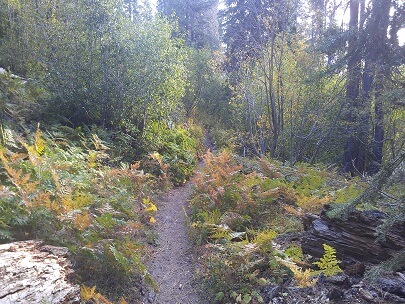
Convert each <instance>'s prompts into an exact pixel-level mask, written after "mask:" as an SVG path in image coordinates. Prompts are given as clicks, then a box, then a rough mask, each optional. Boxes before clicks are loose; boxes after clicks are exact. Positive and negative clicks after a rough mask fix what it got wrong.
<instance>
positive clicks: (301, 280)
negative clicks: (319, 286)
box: [276, 257, 318, 288]
mask: <svg viewBox="0 0 405 304" xmlns="http://www.w3.org/2000/svg"><path fill="white" fill-rule="evenodd" d="M276 259H277V261H279V262H280V263H281V264H283V265H284V266H287V267H288V268H289V269H290V270H291V271H292V273H293V274H294V280H295V282H296V283H297V286H298V287H301V288H305V287H311V286H314V285H315V284H316V282H317V280H318V279H316V278H312V277H313V275H314V274H313V273H312V272H311V269H309V268H308V269H305V270H304V271H303V270H302V269H301V267H298V266H297V265H296V264H295V263H294V262H292V261H287V260H283V259H281V258H279V257H276Z"/></svg>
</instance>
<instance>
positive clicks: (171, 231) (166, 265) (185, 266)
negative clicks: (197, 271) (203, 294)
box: [146, 182, 206, 304]
mask: <svg viewBox="0 0 405 304" xmlns="http://www.w3.org/2000/svg"><path fill="white" fill-rule="evenodd" d="M191 186H192V183H191V182H188V183H187V184H185V185H184V186H181V187H178V188H174V189H171V190H170V191H169V192H168V193H166V194H165V195H164V196H163V197H162V198H161V201H160V203H159V204H157V205H158V212H157V215H156V221H157V222H156V233H157V234H158V246H157V247H156V251H155V253H154V255H153V256H152V257H151V262H150V264H149V265H148V266H149V267H148V268H149V271H150V273H151V276H152V278H153V279H154V280H155V282H156V283H157V285H158V288H159V290H158V292H157V293H156V294H154V293H150V294H149V295H148V299H147V302H146V303H154V304H205V303H206V302H204V301H203V300H202V299H201V298H200V296H199V290H200V286H199V283H198V281H197V280H196V279H195V276H194V267H193V244H192V242H191V241H190V240H189V238H188V234H187V231H188V228H187V224H186V218H185V214H184V212H185V208H187V198H188V197H189V194H190V190H191Z"/></svg>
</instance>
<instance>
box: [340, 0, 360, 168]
mask: <svg viewBox="0 0 405 304" xmlns="http://www.w3.org/2000/svg"><path fill="white" fill-rule="evenodd" d="M358 25H359V0H350V23H349V31H350V38H349V44H348V62H347V84H346V103H347V105H348V111H347V114H346V122H347V124H348V127H347V131H348V138H347V141H346V146H345V149H344V153H343V163H342V171H343V172H350V173H352V174H356V173H359V172H360V173H362V172H364V169H365V163H364V161H365V160H364V158H363V157H362V156H361V155H359V151H360V150H361V149H364V146H363V144H364V143H362V142H360V140H359V138H358V131H359V130H358V129H359V126H358V124H359V122H358V120H359V115H358V111H359V100H358V99H359V85H360V63H361V54H360V49H359V45H358V32H359V30H358Z"/></svg>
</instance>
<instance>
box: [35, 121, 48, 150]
mask: <svg viewBox="0 0 405 304" xmlns="http://www.w3.org/2000/svg"><path fill="white" fill-rule="evenodd" d="M34 139H35V143H34V146H35V151H36V152H37V153H38V155H43V154H44V153H45V147H46V145H45V140H44V139H43V137H42V131H41V129H40V128H39V124H38V127H37V131H36V132H35V137H34Z"/></svg>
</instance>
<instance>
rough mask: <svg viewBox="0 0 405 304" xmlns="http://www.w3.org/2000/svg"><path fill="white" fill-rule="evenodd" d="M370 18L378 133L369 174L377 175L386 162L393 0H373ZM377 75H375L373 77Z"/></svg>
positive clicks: (371, 71) (369, 71)
mask: <svg viewBox="0 0 405 304" xmlns="http://www.w3.org/2000/svg"><path fill="white" fill-rule="evenodd" d="M372 4H373V7H372V13H371V17H370V21H369V23H368V26H367V28H366V30H367V33H368V34H369V35H370V36H371V39H369V40H368V41H369V42H368V44H367V48H366V52H367V56H368V58H369V68H368V69H367V73H366V74H368V78H370V81H369V82H370V83H369V84H368V85H369V86H370V87H369V88H368V89H369V91H371V89H372V85H373V84H374V87H373V89H374V133H373V139H372V144H371V162H370V168H369V171H368V172H369V173H370V174H376V173H377V172H378V171H379V170H380V169H381V165H382V159H383V147H384V105H383V99H382V96H381V93H382V91H383V88H384V81H385V78H387V76H388V74H389V68H388V66H389V64H387V55H388V53H389V50H388V42H389V41H388V37H387V31H388V27H389V19H390V17H389V14H390V8H391V0H373V2H372ZM373 76H374V78H373Z"/></svg>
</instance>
